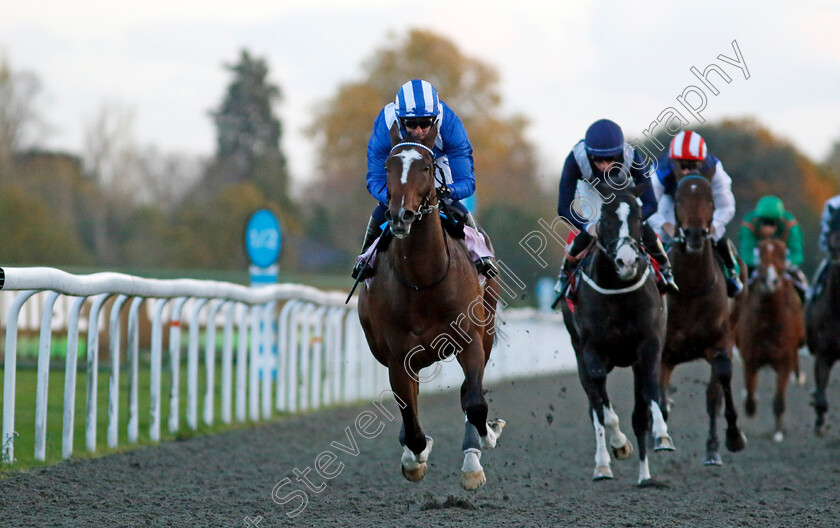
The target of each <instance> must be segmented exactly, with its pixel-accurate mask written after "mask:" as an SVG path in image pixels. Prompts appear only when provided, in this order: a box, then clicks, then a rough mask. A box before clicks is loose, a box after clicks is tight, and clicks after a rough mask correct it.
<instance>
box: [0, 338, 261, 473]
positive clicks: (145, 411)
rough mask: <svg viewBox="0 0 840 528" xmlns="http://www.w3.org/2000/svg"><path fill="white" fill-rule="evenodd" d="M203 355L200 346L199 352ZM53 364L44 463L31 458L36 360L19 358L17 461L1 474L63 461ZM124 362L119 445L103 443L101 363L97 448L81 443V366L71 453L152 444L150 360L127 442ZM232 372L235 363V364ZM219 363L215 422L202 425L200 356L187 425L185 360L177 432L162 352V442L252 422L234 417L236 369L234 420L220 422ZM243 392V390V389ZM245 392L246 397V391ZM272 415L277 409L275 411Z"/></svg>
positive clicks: (60, 403) (59, 386) (60, 388)
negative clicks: (134, 434)
mask: <svg viewBox="0 0 840 528" xmlns="http://www.w3.org/2000/svg"><path fill="white" fill-rule="evenodd" d="M200 354H202V356H203V348H202V349H201V351H200ZM185 356H186V354H185V351H184V352H182V360H183V359H185ZM79 365H84V361H82V360H80V361H79ZM51 366H52V368H51V369H50V375H49V391H48V399H47V440H46V462H40V461H36V460H35V453H34V451H35V399H36V387H37V369H36V368H35V367H34V365H31V364H29V365H27V364H26V363H23V362H21V363H19V364H18V369H17V376H16V383H15V385H16V386H15V389H16V390H15V394H16V396H15V431H17V432H18V433H19V435H20V436H19V437H18V438H17V439H16V440H15V450H14V451H15V452H14V456H15V459H16V461H15V462H14V464H2V465H0V474H2V472H8V471H10V470H11V471H17V470H21V469H26V468H30V467H40V466H44V465H49V464H53V463H56V462H58V461H60V460H61V442H62V427H63V423H62V422H63V413H64V361H63V360H57V359H53V360H52V361H51ZM128 367H129V365H128V364H127V362H125V361H123V362H122V363H121V370H120V380H119V385H120V394H119V406H120V408H119V419H118V421H119V427H118V446H119V447H117V448H115V449H109V448H108V447H107V438H108V437H107V434H108V397H109V395H108V385H109V382H110V377H111V371H110V367H106V368H100V370H99V373H98V383H97V386H98V393H97V413H96V422H97V435H96V451H95V452H94V453H89V452H88V451H87V449H86V447H85V417H86V411H85V403H86V400H87V396H86V393H87V379H88V376H87V374H86V372H84V371H81V370H80V371H79V372H78V374H77V377H76V402H75V420H74V436H73V458H83V457H92V456H93V457H95V456H100V455H103V454H107V453H113V452H117V451H123V450H126V449H127V448H130V447H132V446H137V445H154V444H156V442H152V441H151V440H149V422H150V382H151V379H150V378H151V372H150V365H149V364H148V362H147V361H145V362H144V361H143V360H142V359H141V362H140V372H139V379H138V387H139V393H138V414H139V436H138V443H137V444H130V443H129V442H128V418H129V414H128V405H129V401H128V400H129V385H130V381H131V380H130V369H129V368H128ZM234 371H235V365H234ZM221 374H222V373H221V364H219V363H217V365H216V368H215V378H216V383H215V384H214V385H215V387H216V389H215V391H214V394H215V399H214V416H213V420H214V423H213V425H210V426H207V425H204V419H203V416H204V415H203V409H204V405H203V404H204V389H205V386H206V383H205V379H206V378H205V377H206V371H205V367H204V363H203V357H202V360H201V361H200V363H199V383H198V389H199V390H198V428H197V429H196V430H194V431H193V430H191V429H190V428H189V427H188V426H187V421H186V416H187V413H186V408H187V369H186V362H185V361H183V363H182V365H181V368H180V376H179V378H180V386H179V394H180V401H179V404H180V412H179V417H180V421H179V431H178V433H176V434H175V435H173V434H170V433H169V415H170V412H169V395H170V387H171V382H172V373H171V371H170V370H169V364H168V361H167V357H166V355H164V365H163V368H162V371H161V409H160V410H161V412H160V415H161V424H160V437H161V440H162V441H166V440H173V439H184V438H188V437H191V436H195V435H202V434H207V433H213V432H218V431H223V430H230V429H235V428H242V427H250V426H251V425H253V424H252V423H250V422H247V421H246V422H244V423H239V422H237V421H236V408H235V401H236V394H235V373H234V389H233V398H232V400H233V401H232V404H233V405H232V420H233V422H232V424H231V425H226V424H224V423H222V421H221V406H222V402H221ZM3 376H4V372H3V370H2V369H0V380H2V379H4V378H3ZM246 395H247V392H246ZM246 397H247V396H246ZM2 401H3V394H2V392H0V409H2ZM275 416H277V413H276V412H275Z"/></svg>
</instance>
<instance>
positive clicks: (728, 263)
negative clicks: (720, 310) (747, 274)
mask: <svg viewBox="0 0 840 528" xmlns="http://www.w3.org/2000/svg"><path fill="white" fill-rule="evenodd" d="M714 247H715V251H717V253H718V255H720V257H721V258H722V259H723V265H724V266H725V267H726V294H727V295H729V296H730V297H735V296H736V295H737V294H738V292H740V291H741V290H743V289H744V284H743V283H742V282H741V277H740V271H741V270H740V266H738V260H737V259H736V258H735V248H734V246H733V245H732V242H730V241H729V238H728V237H725V236H722V237H720V240H718V241H717V242H715V244H714Z"/></svg>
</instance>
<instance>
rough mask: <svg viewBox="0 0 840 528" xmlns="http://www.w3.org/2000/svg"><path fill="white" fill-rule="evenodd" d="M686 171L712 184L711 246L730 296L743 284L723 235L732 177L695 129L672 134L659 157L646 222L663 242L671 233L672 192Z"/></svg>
mask: <svg viewBox="0 0 840 528" xmlns="http://www.w3.org/2000/svg"><path fill="white" fill-rule="evenodd" d="M689 174H699V175H702V176H704V177H705V178H706V179H707V180H709V183H711V185H712V197H713V199H714V203H715V213H714V216H713V217H712V232H711V236H712V240H713V241H714V244H712V246H713V247H714V248H715V251H717V253H718V255H720V257H721V258H722V259H723V263H724V265H725V266H726V290H727V293H728V294H729V296H730V297H733V296H734V295H736V294H737V293H738V292H740V291H741V290H742V289H743V288H744V285H743V284H741V279H740V278H739V276H738V274H739V269H738V262H737V260H736V258H735V248H734V246H733V245H732V243H731V242H730V241H729V238H728V237H727V236H726V224H728V223H729V221H730V220H732V218H733V217H734V216H735V196H734V195H733V194H732V178H730V177H729V174H727V173H726V171H725V170H724V169H723V164H722V163H721V162H720V160H719V159H717V158H716V157H715V156H713V155H712V154H710V153H709V152H708V148H707V147H706V141H705V140H704V139H703V138H702V137H701V136H700V134H698V133H697V132H694V131H691V130H685V131H682V132H680V133H679V134H677V135H676V136H674V138H673V139H672V140H671V146H670V148H669V149H668V154H667V155H665V156H663V157H662V159H660V160H659V163H658V167H657V169H656V177H655V178H652V180H653V190H654V193H655V194H656V200H657V203H658V208H657V212H656V214H654V215H653V216H651V217H650V219H649V220H648V222H649V223H650V225H651V226H652V227H653V228H654V229H655V230H656V232H657V233H659V236H661V237H662V239H663V240H665V242H669V241H670V240H671V239H672V238H673V237H674V236H675V229H676V227H675V226H676V219H675V217H674V193H676V191H677V184H678V183H679V180H680V179H682V178H683V177H684V176H687V175H689Z"/></svg>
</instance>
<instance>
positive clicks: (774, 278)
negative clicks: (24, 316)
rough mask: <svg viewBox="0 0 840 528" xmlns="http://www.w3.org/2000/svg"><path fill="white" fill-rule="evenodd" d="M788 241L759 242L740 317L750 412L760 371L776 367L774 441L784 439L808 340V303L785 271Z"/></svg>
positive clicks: (752, 412) (738, 339)
mask: <svg viewBox="0 0 840 528" xmlns="http://www.w3.org/2000/svg"><path fill="white" fill-rule="evenodd" d="M785 252H786V249H785V243H784V242H783V241H781V240H778V239H775V238H768V239H764V240H762V241H761V242H759V244H758V254H759V265H758V267H757V269H756V273H755V276H754V278H753V279H752V280H751V282H750V286H749V294H748V296H747V302H746V303H745V305H744V309H743V311H742V313H741V315H740V318H739V321H738V333H737V337H736V344H737V345H738V352H739V353H740V354H741V359H742V360H743V362H744V385H745V387H746V390H747V399H746V401H745V402H744V409H745V410H746V413H747V416H754V415H755V410H756V402H755V388H756V385H757V383H758V371H759V369H760V368H761V367H763V366H766V365H769V366H770V367H772V368H773V370H775V371H776V394H775V396H774V398H773V413H774V414H775V416H776V425H775V432H774V434H773V440H775V441H776V442H781V441H782V440H783V439H784V421H783V419H782V416H783V414H784V412H785V392H786V391H787V385H788V381H789V379H790V377H791V374H792V373H795V372H798V371H799V352H798V349H799V346H800V344H801V343H802V342H803V341H804V339H805V320H804V316H803V310H802V303H801V301H800V300H799V295H798V294H797V293H796V289H795V287H794V285H793V280H792V279H791V278H790V277H789V276H788V275H787V274H786V273H785V272H784V270H785Z"/></svg>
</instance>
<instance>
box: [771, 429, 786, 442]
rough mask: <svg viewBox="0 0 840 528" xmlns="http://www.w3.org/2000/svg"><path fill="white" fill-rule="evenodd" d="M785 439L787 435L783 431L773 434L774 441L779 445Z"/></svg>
mask: <svg viewBox="0 0 840 528" xmlns="http://www.w3.org/2000/svg"><path fill="white" fill-rule="evenodd" d="M784 439H785V435H784V434H783V433H782V432H781V431H776V432H775V433H773V441H774V442H776V443H778V442H781V441H782V440H784Z"/></svg>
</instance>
